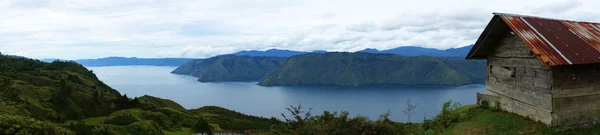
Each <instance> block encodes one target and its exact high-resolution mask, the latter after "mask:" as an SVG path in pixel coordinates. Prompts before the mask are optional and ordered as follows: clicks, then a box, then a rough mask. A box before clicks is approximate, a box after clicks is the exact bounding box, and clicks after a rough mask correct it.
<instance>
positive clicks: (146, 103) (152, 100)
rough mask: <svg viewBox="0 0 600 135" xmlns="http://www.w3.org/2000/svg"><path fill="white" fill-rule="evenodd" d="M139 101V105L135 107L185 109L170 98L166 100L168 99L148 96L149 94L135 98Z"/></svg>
mask: <svg viewBox="0 0 600 135" xmlns="http://www.w3.org/2000/svg"><path fill="white" fill-rule="evenodd" d="M136 99H137V100H138V102H139V104H140V105H139V106H136V107H137V108H142V109H155V108H161V107H163V108H165V107H166V108H172V109H177V110H185V108H183V106H181V105H179V104H177V103H176V102H174V101H172V100H168V99H162V98H158V97H153V96H149V95H144V96H141V97H139V98H136ZM134 100H135V99H134Z"/></svg>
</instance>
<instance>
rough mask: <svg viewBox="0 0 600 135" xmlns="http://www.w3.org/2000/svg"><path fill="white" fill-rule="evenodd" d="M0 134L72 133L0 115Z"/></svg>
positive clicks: (22, 118) (32, 120)
mask: <svg viewBox="0 0 600 135" xmlns="http://www.w3.org/2000/svg"><path fill="white" fill-rule="evenodd" d="M0 134H5V135H12V134H22V135H28V134H36V135H71V134H74V133H73V132H71V131H69V130H67V129H65V128H63V127H60V126H58V125H55V124H53V123H49V122H45V121H39V120H36V119H34V118H28V117H23V116H17V115H6V114H2V115H0Z"/></svg>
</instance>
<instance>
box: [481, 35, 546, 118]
mask: <svg viewBox="0 0 600 135" xmlns="http://www.w3.org/2000/svg"><path fill="white" fill-rule="evenodd" d="M487 62H488V66H487V67H488V69H487V72H488V73H487V79H486V89H487V94H488V95H490V96H493V97H494V98H490V99H493V100H495V101H491V102H492V103H490V104H492V105H494V104H495V103H493V102H496V101H498V102H499V103H500V107H501V109H502V110H505V111H508V112H513V113H516V114H519V115H522V116H525V117H529V118H532V119H534V120H539V121H541V122H543V123H546V124H550V123H552V115H551V114H552V94H551V87H552V72H551V69H550V68H548V67H545V66H544V65H543V64H542V63H541V62H540V61H539V60H538V59H537V58H535V56H534V54H533V53H531V51H530V50H529V48H528V47H527V46H526V45H525V43H523V42H522V41H521V39H520V38H519V37H517V36H515V35H512V34H510V33H506V34H505V36H504V38H502V39H501V40H500V41H498V43H497V44H496V47H495V49H494V51H493V52H492V53H491V54H490V55H488V61H487Z"/></svg>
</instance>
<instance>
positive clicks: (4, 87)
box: [0, 78, 12, 91]
mask: <svg viewBox="0 0 600 135" xmlns="http://www.w3.org/2000/svg"><path fill="white" fill-rule="evenodd" d="M11 85H12V81H11V80H10V79H8V78H5V79H3V80H2V85H0V86H1V87H0V91H6V90H8V88H10V86H11Z"/></svg>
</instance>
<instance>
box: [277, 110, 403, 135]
mask: <svg viewBox="0 0 600 135" xmlns="http://www.w3.org/2000/svg"><path fill="white" fill-rule="evenodd" d="M301 109H302V106H298V107H293V106H292V107H291V108H288V111H290V112H291V113H292V119H288V118H287V117H286V122H285V123H283V124H281V125H275V126H271V131H272V132H273V133H276V134H340V135H361V134H369V135H379V134H385V135H387V134H400V132H398V131H399V129H398V128H396V126H394V125H392V122H391V121H390V120H389V119H388V116H389V114H390V113H389V112H388V113H385V114H383V115H381V116H380V118H379V119H378V120H376V121H371V120H369V119H368V118H366V117H362V116H356V117H353V118H352V117H349V113H348V112H346V111H342V112H341V113H337V112H333V113H331V112H329V111H324V112H323V114H322V115H319V116H311V115H310V109H309V111H307V112H304V111H303V110H301ZM284 117H285V115H284Z"/></svg>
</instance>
